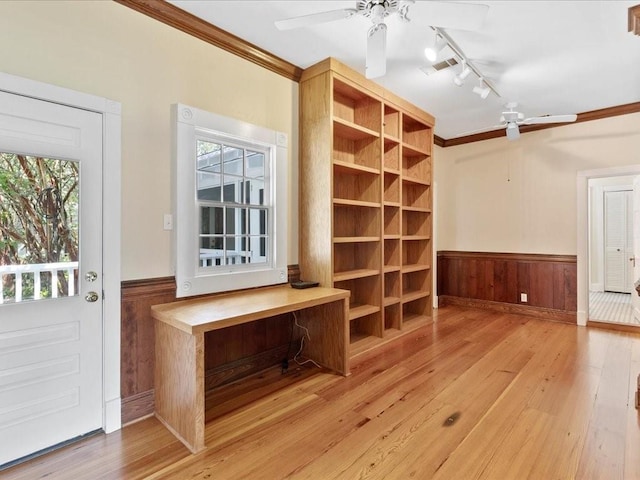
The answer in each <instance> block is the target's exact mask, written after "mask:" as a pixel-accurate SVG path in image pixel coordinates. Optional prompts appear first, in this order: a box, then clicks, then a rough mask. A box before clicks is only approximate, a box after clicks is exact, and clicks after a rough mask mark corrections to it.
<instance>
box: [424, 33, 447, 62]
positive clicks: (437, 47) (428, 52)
mask: <svg viewBox="0 0 640 480" xmlns="http://www.w3.org/2000/svg"><path fill="white" fill-rule="evenodd" d="M446 46H447V41H446V40H445V39H444V38H442V37H441V36H440V35H436V39H435V41H434V42H433V45H431V46H429V47H427V48H425V49H424V56H425V57H427V60H429V61H430V62H435V61H436V60H437V59H438V54H439V53H440V52H441V51H442V49H443V48H444V47H446Z"/></svg>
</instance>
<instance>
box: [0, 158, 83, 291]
mask: <svg viewBox="0 0 640 480" xmlns="http://www.w3.org/2000/svg"><path fill="white" fill-rule="evenodd" d="M79 181H80V176H79V164H78V163H77V162H74V161H70V160H57V159H52V158H43V157H35V156H29V155H18V154H14V153H6V152H0V280H1V281H0V286H1V288H0V304H7V303H15V302H24V301H29V300H41V299H48V298H59V297H68V296H75V295H77V294H78V288H77V285H78V278H77V277H78V258H79V244H78V238H79V237H78V233H79V225H78V220H79V217H78V213H79V191H80V190H79Z"/></svg>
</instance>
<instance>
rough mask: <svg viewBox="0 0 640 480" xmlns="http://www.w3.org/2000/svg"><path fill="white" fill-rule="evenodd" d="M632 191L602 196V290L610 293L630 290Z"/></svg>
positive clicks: (608, 193)
mask: <svg viewBox="0 0 640 480" xmlns="http://www.w3.org/2000/svg"><path fill="white" fill-rule="evenodd" d="M631 206H632V192H631V191H628V190H626V191H625V190H620V191H606V192H605V194H604V247H605V272H604V289H605V290H606V291H609V292H621V293H629V292H630V291H631V284H632V281H631V278H632V273H631V272H632V270H631V262H630V260H629V259H630V258H631V257H632V256H633V230H632V229H631V226H632V222H631V221H630V218H631V213H632V210H631Z"/></svg>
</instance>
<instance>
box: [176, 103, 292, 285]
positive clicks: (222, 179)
mask: <svg viewBox="0 0 640 480" xmlns="http://www.w3.org/2000/svg"><path fill="white" fill-rule="evenodd" d="M173 114H174V118H175V142H174V144H175V152H174V168H173V174H174V175H173V178H174V184H173V203H174V216H175V218H174V256H175V272H176V284H177V292H176V296H177V297H183V296H189V295H200V294H203V293H211V292H220V291H226V290H236V289H240V288H249V287H257V286H263V285H272V284H276V283H284V282H286V281H287V268H286V251H287V249H286V242H287V228H286V226H287V225H286V217H287V212H286V208H287V199H286V194H287V178H286V177H287V168H286V162H287V148H286V147H287V137H286V135H285V134H283V133H279V132H275V131H273V130H269V129H266V128H263V127H259V126H255V125H251V124H248V123H245V122H241V121H239V120H235V119H231V118H227V117H223V116H220V115H216V114H213V113H210V112H205V111H202V110H199V109H196V108H193V107H188V106H185V105H175V106H174V111H173Z"/></svg>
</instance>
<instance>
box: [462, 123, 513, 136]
mask: <svg viewBox="0 0 640 480" xmlns="http://www.w3.org/2000/svg"><path fill="white" fill-rule="evenodd" d="M502 128H504V123H502V124H499V125H492V126H491V127H484V128H478V129H477V130H469V131H467V132H462V133H458V134H457V135H455V138H458V137H467V136H469V135H475V134H476V133H484V132H492V131H494V130H498V129H502Z"/></svg>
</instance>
